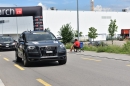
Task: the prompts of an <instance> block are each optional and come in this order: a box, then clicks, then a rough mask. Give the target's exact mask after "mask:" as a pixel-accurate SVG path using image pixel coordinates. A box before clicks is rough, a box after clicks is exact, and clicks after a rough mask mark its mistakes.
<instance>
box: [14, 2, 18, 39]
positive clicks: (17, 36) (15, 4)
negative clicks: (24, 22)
mask: <svg viewBox="0 0 130 86" xmlns="http://www.w3.org/2000/svg"><path fill="white" fill-rule="evenodd" d="M14 5H15V6H16V7H17V5H16V4H14ZM16 28H17V39H18V21H17V17H16Z"/></svg>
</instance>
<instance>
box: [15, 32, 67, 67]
mask: <svg viewBox="0 0 130 86" xmlns="http://www.w3.org/2000/svg"><path fill="white" fill-rule="evenodd" d="M15 55H16V56H15V57H16V62H21V61H23V63H24V66H29V65H30V63H32V62H42V61H58V62H59V64H60V65H62V64H66V62H67V52H66V48H65V46H64V44H63V43H61V42H60V41H59V40H58V39H57V38H56V37H55V36H54V35H53V33H51V32H47V31H25V32H23V33H22V34H21V35H20V37H19V39H18V42H17V45H16V51H15Z"/></svg>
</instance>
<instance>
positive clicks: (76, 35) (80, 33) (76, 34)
mask: <svg viewBox="0 0 130 86" xmlns="http://www.w3.org/2000/svg"><path fill="white" fill-rule="evenodd" d="M74 34H75V37H78V30H76V32H75V33H74ZM82 34H83V33H82V32H79V36H82Z"/></svg>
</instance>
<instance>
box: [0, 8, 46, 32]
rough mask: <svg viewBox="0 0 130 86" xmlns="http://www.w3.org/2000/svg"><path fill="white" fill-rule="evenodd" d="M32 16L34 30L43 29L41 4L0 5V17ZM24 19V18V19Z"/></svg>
mask: <svg viewBox="0 0 130 86" xmlns="http://www.w3.org/2000/svg"><path fill="white" fill-rule="evenodd" d="M20 16H21V17H22V16H32V17H33V26H34V31H39V30H44V28H43V15H42V7H41V6H30V7H0V17H20ZM25 21H26V20H25Z"/></svg>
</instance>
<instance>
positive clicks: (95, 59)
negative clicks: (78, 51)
mask: <svg viewBox="0 0 130 86" xmlns="http://www.w3.org/2000/svg"><path fill="white" fill-rule="evenodd" d="M82 59H86V60H92V61H97V62H99V61H101V60H96V59H91V58H82Z"/></svg>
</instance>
